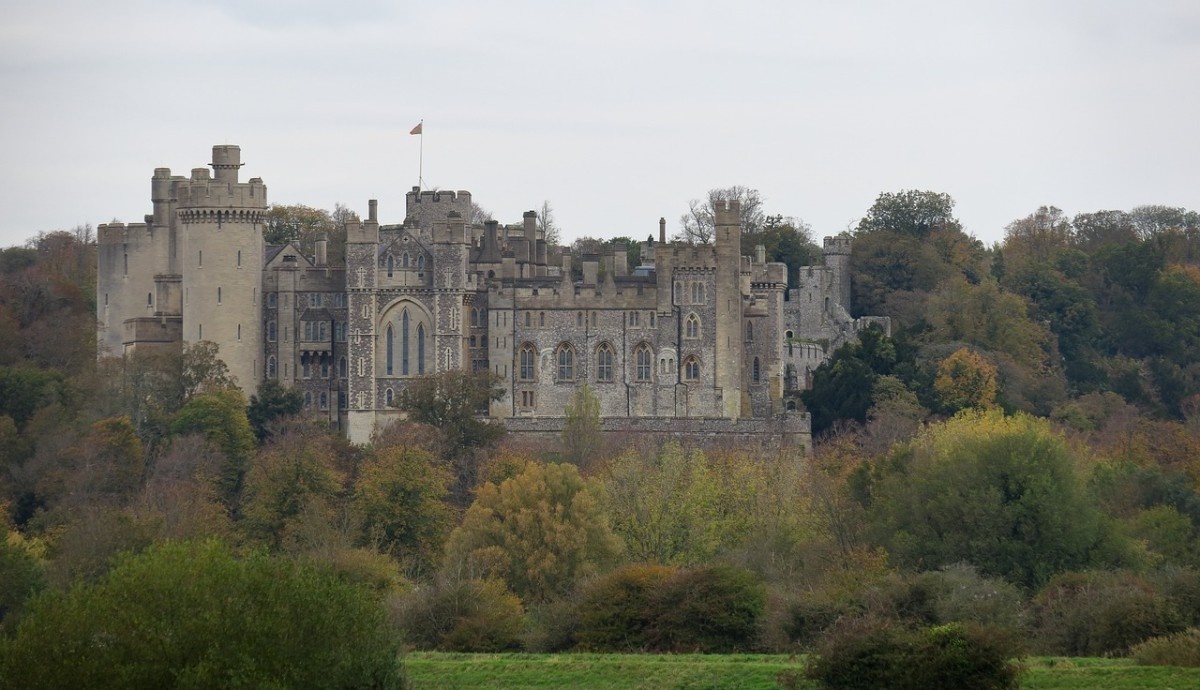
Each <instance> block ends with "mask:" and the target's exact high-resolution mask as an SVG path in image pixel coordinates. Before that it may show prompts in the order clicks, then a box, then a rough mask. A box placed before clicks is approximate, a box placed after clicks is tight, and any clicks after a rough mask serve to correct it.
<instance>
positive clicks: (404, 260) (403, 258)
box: [400, 252, 408, 268]
mask: <svg viewBox="0 0 1200 690" xmlns="http://www.w3.org/2000/svg"><path fill="white" fill-rule="evenodd" d="M400 267H401V268H408V252H404V253H403V254H401V255H400Z"/></svg>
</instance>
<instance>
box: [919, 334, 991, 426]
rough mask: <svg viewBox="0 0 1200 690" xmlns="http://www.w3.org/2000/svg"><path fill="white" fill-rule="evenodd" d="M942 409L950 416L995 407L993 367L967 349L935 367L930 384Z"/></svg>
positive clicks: (955, 352)
mask: <svg viewBox="0 0 1200 690" xmlns="http://www.w3.org/2000/svg"><path fill="white" fill-rule="evenodd" d="M933 389H934V391H936V392H937V395H938V400H939V401H940V402H941V404H942V409H944V410H946V411H947V412H950V413H954V412H958V411H959V410H962V409H966V408H968V407H973V408H977V409H982V410H986V409H988V408H990V407H993V406H994V405H995V404H996V367H995V366H993V365H992V363H991V362H989V361H987V360H986V359H984V358H983V357H980V356H979V355H978V354H976V353H974V352H972V351H971V350H970V349H968V348H965V347H960V348H959V349H957V350H955V351H954V354H952V355H950V356H949V357H947V358H946V359H944V360H942V363H941V364H940V365H938V373H937V378H936V379H934V381H933Z"/></svg>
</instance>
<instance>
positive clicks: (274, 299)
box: [267, 292, 279, 309]
mask: <svg viewBox="0 0 1200 690" xmlns="http://www.w3.org/2000/svg"><path fill="white" fill-rule="evenodd" d="M267 306H268V307H270V308H272V309H274V308H275V307H277V306H279V293H277V292H268V293H267Z"/></svg>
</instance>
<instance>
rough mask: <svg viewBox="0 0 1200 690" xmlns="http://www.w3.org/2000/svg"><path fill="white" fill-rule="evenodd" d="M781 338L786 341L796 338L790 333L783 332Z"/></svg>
mask: <svg viewBox="0 0 1200 690" xmlns="http://www.w3.org/2000/svg"><path fill="white" fill-rule="evenodd" d="M783 337H784V338H786V339H788V340H791V339H792V338H794V337H796V336H795V335H793V334H792V332H791V331H784V333H783Z"/></svg>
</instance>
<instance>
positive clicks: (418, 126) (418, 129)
mask: <svg viewBox="0 0 1200 690" xmlns="http://www.w3.org/2000/svg"><path fill="white" fill-rule="evenodd" d="M424 124H425V122H424V121H421V122H418V123H417V126H416V127H413V128H412V131H411V132H409V134H420V133H421V125H424Z"/></svg>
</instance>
